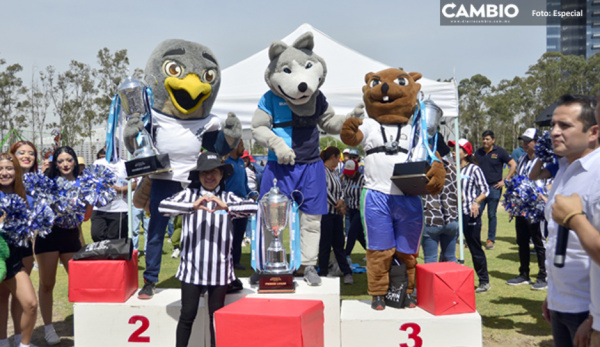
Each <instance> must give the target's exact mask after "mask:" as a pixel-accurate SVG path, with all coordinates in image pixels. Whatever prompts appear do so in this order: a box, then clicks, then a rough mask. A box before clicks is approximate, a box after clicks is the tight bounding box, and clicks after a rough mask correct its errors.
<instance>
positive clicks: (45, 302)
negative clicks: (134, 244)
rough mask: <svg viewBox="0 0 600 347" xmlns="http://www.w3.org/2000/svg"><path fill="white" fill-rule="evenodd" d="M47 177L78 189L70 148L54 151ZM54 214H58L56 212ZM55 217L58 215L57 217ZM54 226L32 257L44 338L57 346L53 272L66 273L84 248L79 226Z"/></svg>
mask: <svg viewBox="0 0 600 347" xmlns="http://www.w3.org/2000/svg"><path fill="white" fill-rule="evenodd" d="M47 176H48V177H50V178H52V179H57V178H58V177H62V178H64V179H66V180H67V181H75V186H79V180H78V179H77V177H78V176H79V163H78V162H77V155H76V154H75V151H74V150H73V149H72V148H71V147H67V146H65V147H59V148H57V149H56V150H55V151H54V154H53V156H52V162H51V163H50V167H49V168H48V171H47ZM91 211H92V207H91V206H89V205H87V209H86V211H85V213H86V215H85V217H84V221H85V220H87V219H89V216H90V214H91ZM55 212H57V211H55ZM57 215H58V213H57ZM69 224H71V225H65V224H63V223H61V222H57V223H55V225H54V226H53V227H52V232H51V233H50V234H48V235H47V236H45V237H41V236H40V235H38V236H37V237H36V238H35V243H34V253H35V257H36V259H37V262H38V268H39V276H40V283H39V287H40V288H39V293H38V295H39V300H40V312H41V314H42V319H43V321H44V337H45V339H46V342H47V343H48V344H49V345H56V344H58V343H60V337H59V336H58V335H57V334H56V331H55V330H54V327H53V326H52V306H53V300H52V293H53V291H54V285H55V283H56V269H57V265H58V261H59V260H60V262H61V263H62V264H63V266H64V268H65V271H66V272H67V274H68V273H69V260H70V259H71V258H72V257H73V255H74V254H75V253H76V252H77V251H79V249H80V248H81V247H82V246H83V245H84V244H85V242H84V241H83V235H82V233H81V222H79V223H77V225H72V224H73V223H69Z"/></svg>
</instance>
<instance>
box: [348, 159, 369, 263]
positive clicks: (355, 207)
mask: <svg viewBox="0 0 600 347" xmlns="http://www.w3.org/2000/svg"><path fill="white" fill-rule="evenodd" d="M364 185H365V176H364V175H363V174H362V173H360V171H359V170H358V162H357V161H356V160H353V159H349V160H346V164H345V165H344V171H343V172H342V187H343V190H344V197H345V202H346V204H347V206H348V211H347V212H346V216H350V218H349V219H348V222H347V223H348V224H349V228H348V233H347V235H348V239H347V240H346V249H345V250H344V254H345V255H346V258H350V254H352V249H353V248H354V244H355V243H356V241H357V240H358V242H359V243H360V244H361V246H362V247H363V248H364V249H367V241H366V239H365V231H364V229H363V225H362V220H361V218H360V195H361V193H362V189H363V186H364ZM348 262H349V263H350V261H348Z"/></svg>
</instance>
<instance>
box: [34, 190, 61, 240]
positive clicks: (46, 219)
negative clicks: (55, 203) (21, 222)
mask: <svg viewBox="0 0 600 347" xmlns="http://www.w3.org/2000/svg"><path fill="white" fill-rule="evenodd" d="M31 218H32V219H31V223H30V226H31V231H32V233H37V235H40V236H41V237H46V235H48V234H49V233H50V232H51V231H52V226H53V225H54V220H55V219H56V214H55V213H54V211H53V210H52V208H51V207H50V205H49V204H48V202H47V201H46V199H38V200H35V202H34V204H33V208H32V209H31Z"/></svg>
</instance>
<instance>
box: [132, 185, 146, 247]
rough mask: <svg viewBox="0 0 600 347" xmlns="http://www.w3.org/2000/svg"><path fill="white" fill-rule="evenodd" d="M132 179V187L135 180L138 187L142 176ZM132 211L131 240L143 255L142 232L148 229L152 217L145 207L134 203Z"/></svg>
mask: <svg viewBox="0 0 600 347" xmlns="http://www.w3.org/2000/svg"><path fill="white" fill-rule="evenodd" d="M132 180H133V181H132V187H133V184H134V183H133V182H135V187H137V186H138V184H139V183H140V182H141V180H142V178H141V177H137V178H133V179H132ZM131 213H132V214H133V216H132V219H133V226H132V227H133V230H132V231H131V242H132V243H133V249H135V250H138V251H139V253H138V255H139V256H142V255H143V250H140V249H139V245H140V235H141V233H142V229H143V230H144V233H146V232H147V231H148V221H149V220H150V218H148V217H147V216H146V211H144V209H142V208H137V207H135V206H133V204H132V205H131ZM144 249H145V248H144Z"/></svg>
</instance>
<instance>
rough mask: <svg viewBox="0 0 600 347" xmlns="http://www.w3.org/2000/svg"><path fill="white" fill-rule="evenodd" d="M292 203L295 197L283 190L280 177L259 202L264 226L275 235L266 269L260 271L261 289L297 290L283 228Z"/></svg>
mask: <svg viewBox="0 0 600 347" xmlns="http://www.w3.org/2000/svg"><path fill="white" fill-rule="evenodd" d="M291 205H292V201H291V200H290V199H289V198H288V197H287V196H285V195H283V194H281V193H280V191H279V188H278V187H277V180H273V188H271V190H269V192H268V193H267V194H265V195H264V196H263V198H262V199H261V200H260V201H259V203H258V206H259V208H260V212H261V213H262V220H263V221H264V227H265V228H266V230H268V231H269V232H270V233H271V235H272V238H271V242H270V244H269V247H268V248H267V250H266V254H265V259H266V262H265V266H264V269H263V270H262V271H260V272H259V285H258V292H259V293H273V292H276V293H293V292H294V291H295V287H294V277H293V274H292V270H291V269H290V266H289V264H288V262H287V260H286V259H287V258H286V254H285V253H286V252H285V248H284V247H283V243H282V232H283V231H284V230H285V228H286V226H287V224H288V216H289V212H290V208H291Z"/></svg>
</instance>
